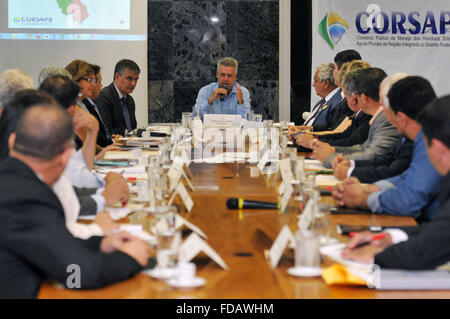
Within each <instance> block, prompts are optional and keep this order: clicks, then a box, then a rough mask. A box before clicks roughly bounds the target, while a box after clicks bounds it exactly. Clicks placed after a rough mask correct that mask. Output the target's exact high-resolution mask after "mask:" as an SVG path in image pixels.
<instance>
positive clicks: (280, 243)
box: [269, 225, 295, 269]
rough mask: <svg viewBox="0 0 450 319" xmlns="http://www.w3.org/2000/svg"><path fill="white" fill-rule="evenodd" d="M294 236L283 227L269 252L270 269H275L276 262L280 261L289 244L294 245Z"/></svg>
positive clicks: (286, 227) (287, 228)
mask: <svg viewBox="0 0 450 319" xmlns="http://www.w3.org/2000/svg"><path fill="white" fill-rule="evenodd" d="M294 242H295V240H294V235H293V234H292V232H291V230H290V229H289V227H288V226H287V225H285V226H284V227H283V228H282V229H281V231H280V233H279V234H278V236H277V238H276V239H275V241H274V242H273V245H272V247H270V250H269V261H270V266H271V267H272V269H274V268H276V267H277V265H278V262H279V261H280V258H281V255H283V251H284V250H285V249H286V247H287V246H288V245H289V243H294Z"/></svg>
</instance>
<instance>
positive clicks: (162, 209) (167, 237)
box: [153, 206, 181, 269]
mask: <svg viewBox="0 0 450 319" xmlns="http://www.w3.org/2000/svg"><path fill="white" fill-rule="evenodd" d="M153 212H154V213H153V216H154V218H153V220H154V226H153V230H154V232H155V234H156V240H157V246H156V249H157V250H156V260H157V264H158V267H159V268H163V269H174V268H175V267H176V266H177V262H178V254H179V246H180V243H181V233H180V232H179V231H178V230H177V229H176V208H175V207H174V206H159V207H158V208H155V209H154V210H153Z"/></svg>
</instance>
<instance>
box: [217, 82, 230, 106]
mask: <svg viewBox="0 0 450 319" xmlns="http://www.w3.org/2000/svg"><path fill="white" fill-rule="evenodd" d="M220 88H221V89H225V90H227V92H228V86H227V85H226V84H222V85H221V86H220ZM219 96H220V100H221V101H222V102H223V101H224V100H225V96H226V95H225V94H219Z"/></svg>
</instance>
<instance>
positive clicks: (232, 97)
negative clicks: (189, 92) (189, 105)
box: [192, 82, 251, 118]
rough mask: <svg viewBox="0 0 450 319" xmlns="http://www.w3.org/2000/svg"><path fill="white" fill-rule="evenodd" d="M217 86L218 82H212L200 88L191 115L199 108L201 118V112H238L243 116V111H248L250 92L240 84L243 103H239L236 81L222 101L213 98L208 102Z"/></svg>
mask: <svg viewBox="0 0 450 319" xmlns="http://www.w3.org/2000/svg"><path fill="white" fill-rule="evenodd" d="M218 87H219V83H218V82H214V83H211V84H208V85H207V86H204V87H202V88H201V89H200V91H199V92H198V96H197V101H196V102H195V105H194V109H193V112H192V114H193V115H194V114H195V110H199V111H200V117H201V118H203V114H240V115H241V116H242V117H244V116H245V113H246V112H249V111H250V108H251V106H250V93H249V92H248V90H247V89H246V88H245V87H243V86H240V89H241V91H242V97H243V99H244V103H242V104H239V103H238V101H237V98H236V87H237V84H236V83H234V86H233V90H232V91H231V92H230V93H229V94H228V95H227V96H226V97H225V99H224V100H223V101H221V100H220V99H215V100H214V101H213V102H212V104H209V103H208V99H209V98H210V97H211V95H212V94H213V93H214V91H215V90H216V89H217V88H218Z"/></svg>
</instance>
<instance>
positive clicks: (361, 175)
mask: <svg viewBox="0 0 450 319" xmlns="http://www.w3.org/2000/svg"><path fill="white" fill-rule="evenodd" d="M413 149H414V141H411V140H410V139H408V138H406V137H405V138H403V140H402V142H401V143H398V144H397V146H396V147H395V150H394V158H393V160H392V162H390V163H388V164H376V163H375V164H373V165H359V163H358V165H357V166H356V167H355V169H354V170H353V171H352V174H351V175H352V176H355V177H357V178H358V179H359V180H360V181H361V183H375V182H376V181H379V180H382V179H386V178H389V177H392V176H396V175H400V174H401V173H403V172H404V171H405V170H406V169H407V168H408V167H409V164H410V163H411V158H412V154H413Z"/></svg>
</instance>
